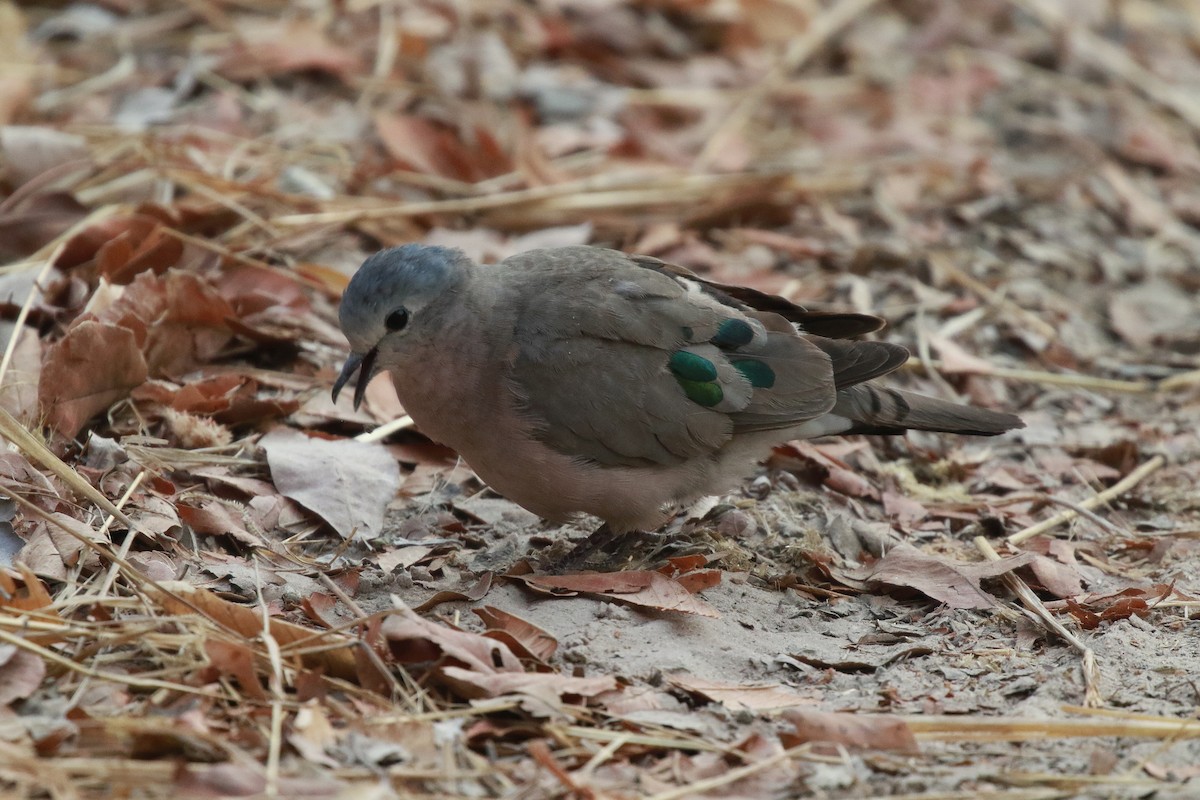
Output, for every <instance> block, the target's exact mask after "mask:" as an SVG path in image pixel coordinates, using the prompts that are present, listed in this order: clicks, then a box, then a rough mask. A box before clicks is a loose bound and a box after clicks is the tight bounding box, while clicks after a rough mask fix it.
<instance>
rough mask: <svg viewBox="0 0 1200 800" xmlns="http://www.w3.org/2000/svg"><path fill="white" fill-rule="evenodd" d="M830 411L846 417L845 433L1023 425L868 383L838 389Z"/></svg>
mask: <svg viewBox="0 0 1200 800" xmlns="http://www.w3.org/2000/svg"><path fill="white" fill-rule="evenodd" d="M830 414H834V415H836V416H838V417H841V418H843V419H845V420H848V421H849V424H850V427H849V429H848V430H846V431H844V432H845V433H869V434H896V433H904V431H906V430H917V431H937V432H941V433H961V434H968V435H973V436H995V435H997V434H1001V433H1004V432H1005V431H1009V430H1012V429H1013V428H1024V427H1025V423H1024V422H1022V421H1021V418H1020V417H1018V416H1016V415H1015V414H1006V413H1004V412H1001V411H991V410H989V409H986V408H975V407H973V406H964V405H960V404H958V403H951V402H948V401H946V400H938V399H936V398H933V397H925V396H923V395H919V394H910V393H909V392H902V391H899V390H898V389H883V388H879V387H877V386H871V385H869V384H859V385H857V386H851V387H848V388H846V389H841V390H839V391H838V393H837V403H836V404H835V405H834V407H833V409H832V411H830Z"/></svg>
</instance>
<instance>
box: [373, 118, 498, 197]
mask: <svg viewBox="0 0 1200 800" xmlns="http://www.w3.org/2000/svg"><path fill="white" fill-rule="evenodd" d="M375 131H376V133H377V134H378V135H379V138H380V140H381V141H382V142H383V146H384V147H385V148H386V149H387V151H388V153H389V154H390V155H391V156H392V158H394V159H396V161H398V162H400V164H401V165H402V166H403V167H405V168H406V169H410V170H413V171H414V172H421V173H424V174H426V175H441V176H442V177H446V178H454V179H455V180H462V181H479V180H483V179H484V178H490V177H494V176H496V175H501V174H503V173H505V172H508V171H509V170H510V169H512V165H511V161H510V160H509V159H508V158H507V157H506V156H505V155H504V153H503V152H502V151H501V150H500V149H499V147H498V146H497V145H496V143H495V140H494V139H492V137H491V136H490V135H489V134H487V132H486V131H484V130H483V129H478V128H477V129H476V130H475V132H474V136H475V142H473V143H472V144H473V146H470V147H469V146H468V145H467V144H465V143H464V142H463V141H462V140H460V139H459V138H458V136H456V135H455V133H454V131H453V130H451V129H450V128H447V127H445V126H443V125H439V124H438V123H436V122H433V121H431V120H428V119H424V118H422V117H415V116H410V115H403V114H380V115H377V116H376V117H375Z"/></svg>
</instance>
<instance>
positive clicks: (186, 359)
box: [96, 270, 233, 377]
mask: <svg viewBox="0 0 1200 800" xmlns="http://www.w3.org/2000/svg"><path fill="white" fill-rule="evenodd" d="M96 317H97V319H98V320H99V321H101V322H108V323H111V324H115V325H120V326H122V327H125V328H128V329H129V330H131V331H132V332H133V333H134V334H135V335H136V337H137V342H138V345H139V346H140V347H141V349H142V352H143V353H144V355H145V359H146V366H147V368H148V369H149V372H150V374H151V375H154V376H155V377H172V376H178V375H183V374H184V373H186V372H188V371H189V370H191V369H193V368H195V367H197V366H199V365H201V364H207V363H208V362H210V361H212V360H213V359H215V358H216V357H217V355H218V354H219V353H220V352H221V350H222V349H223V348H224V347H225V345H226V344H228V343H229V341H230V339H232V338H233V331H232V330H231V329H230V327H229V322H228V321H229V320H230V319H231V318H232V317H233V309H232V307H231V306H230V305H229V303H227V302H226V301H225V299H224V298H222V297H221V296H220V295H219V294H218V293H217V290H216V289H215V288H213V287H212V286H211V285H210V284H209V283H208V282H207V281H206V280H205V279H204V278H201V277H200V276H198V275H196V274H194V273H190V272H183V271H180V270H168V271H167V272H166V273H165V274H163V275H161V276H160V275H155V274H154V273H152V272H143V273H141V274H139V275H138V276H137V277H136V278H134V280H133V282H132V283H130V284H129V285H128V286H126V287H125V289H124V291H123V292H122V293H121V294H120V296H119V297H118V298H116V300H115V301H114V302H113V303H112V304H111V305H109V306H107V307H106V308H104V309H102V310H100V311H99V312H98V313H97V315H96Z"/></svg>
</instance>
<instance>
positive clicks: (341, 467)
mask: <svg viewBox="0 0 1200 800" xmlns="http://www.w3.org/2000/svg"><path fill="white" fill-rule="evenodd" d="M259 446H260V447H262V448H263V450H265V451H266V453H267V464H268V465H269V466H270V467H271V477H272V479H273V480H274V481H275V488H277V489H278V490H279V492H280V494H283V495H284V496H286V497H290V498H291V499H293V500H295V501H296V502H297V503H299V504H300V505H302V506H304V507H305V508H307V509H308V510H309V511H311V512H313V513H314V514H316V515H317V516H319V517H321V518H322V519H324V520H325V521H326V522H328V523H329V524H330V526H332V527H333V529H334V530H335V531H337V532H338V534H339V535H340V536H341V537H342V538H344V539H348V538H350V537H351V536H355V535H358V536H363V537H373V536H378V535H379V534H380V533H382V532H383V515H384V511H385V509H386V507H387V504H388V503H390V502H391V501H392V498H394V497H395V496H396V492H397V491H399V489H400V467H399V465H397V464H396V460H395V459H393V458H392V457H391V455H390V454H389V453H388V451H387V449H386V448H385V447H383V445H380V444H376V443H367V442H356V441H353V440H350V439H339V440H330V439H318V438H310V437H308V436H305V435H304V434H303V433H300V432H299V431H295V430H291V429H289V428H276V429H275V430H273V431H271V432H270V433H268V434H267V435H266V436H264V437H263V438H262V439H261V440H259Z"/></svg>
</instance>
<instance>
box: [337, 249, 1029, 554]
mask: <svg viewBox="0 0 1200 800" xmlns="http://www.w3.org/2000/svg"><path fill="white" fill-rule="evenodd" d="M338 318H339V322H340V324H341V328H342V331H343V333H344V334H345V336H346V338H347V340H348V341H349V344H350V350H351V352H350V355H349V357H348V358H347V359H346V362H345V365H344V367H343V368H342V370H341V373H340V374H339V376H338V377H337V380H336V381H335V383H334V385H333V399H334V401H335V402H336V401H337V397H338V393H339V392H340V391H341V390H342V388H343V387H344V386H345V385H346V384H347V383H348V382H350V381H351V379H352V378H353V377H354V375H355V373H357V374H358V380H357V384H356V386H355V390H354V407H355V408H356V409H357V408H358V406H359V404H360V403H361V402H362V399H363V393H364V391H365V389H366V387H367V384H368V383H369V382H370V380H371V379H372V378H373V377H374V376H375V375H377V374H378V373H380V372H388V373H390V374H391V378H392V381H393V383H394V384H395V387H396V393H397V395H398V396H399V399H400V402H401V404H402V406H403V407H404V410H405V412H406V413H408V414H409V415H410V416H411V417H412V419H413V420H414V421H415V423H416V426H417V427H418V429H419V430H420V431H421V432H422V433H423V434H425V435H426V436H428V437H429V438H431V439H433V440H434V441H437V442H440V443H442V444H445V445H447V446H449V447H451V448H453V449H454V450H456V451H457V452H458V453H459V455H461V456H462V457H463V458H464V459H465V460H466V462H467V464H468V465H469V466H470V467H471V468H472V469H473V470H474V472H475V473H476V474H477V475H478V476H479V477H480V479H482V480H483V481H484V482H485V483H486V484H488V485H489V486H490V487H491V488H492V489H493V490H494V491H496V492H498V493H499V494H501V495H502V496H504V497H507V498H508V499H509V500H512V501H513V502H515V503H517V504H519V505H521V506H523V507H524V508H526V509H528V510H529V511H531V512H533V513H534V514H537V515H539V516H541V517H543V518H545V519H546V520H548V521H550V522H552V523H562V522H566V521H569V520H571V519H573V518H576V517H577V516H578V515H579V514H581V513H583V514H590V515H592V516H595V517H599V518H600V519H601V520H602V521H603V522H604V523H605V526H606V527H608V528H609V529H610V531H611V532H612V533H614V534H628V533H630V532H633V531H652V530H656V529H658V528H659V527H661V526H662V525H663V523H664V522H665V521H666V520H667V519H668V518H669V509H671V508H672V507H673V506H678V505H679V504H683V503H688V502H692V501H694V500H696V499H698V498H700V497H704V496H710V495H717V494H722V493H724V492H726V491H729V490H731V489H733V488H735V487H736V486H738V485H739V484H740V482H741V481H743V480H744V479H746V478H747V477H749V476H751V475H752V474H753V472H754V470H755V468H756V465H757V464H758V463H759V462H760V461H762V460H763V459H764V458H765V457H766V456H768V455H769V454H770V452H771V450H772V449H773V448H774V447H775V446H777V445H779V444H781V443H783V442H787V441H791V440H795V439H808V438H813V437H819V436H828V435H834V434H900V433H903V432H904V431H906V430H921V431H939V432H947V433H954V434H971V435H979V436H993V435H997V434H1001V433H1004V432H1006V431H1009V430H1012V429H1014V428H1020V427H1023V426H1024V423H1023V422H1022V421H1021V419H1020V418H1019V417H1017V416H1015V415H1013V414H1010V413H1005V412H1001V411H993V410H990V409H985V408H978V407H971V406H966V405H961V404H958V403H953V402H949V401H946V400H940V399H936V398H931V397H925V396H921V395H917V394H912V393H909V392H907V391H903V390H899V389H894V388H887V387H882V386H879V385H877V384H876V383H875V380H876V379H877V378H880V377H881V376H884V375H886V374H888V373H890V372H892V371H893V370H895V369H897V368H898V367H900V365H902V364H903V363H904V362H905V361H906V360H907V359H908V357H909V352H908V350H907V349H905V348H904V347H902V346H900V345H897V344H893V343H889V342H883V341H875V340H864V339H858V338H855V337H859V336H862V335H863V334H868V333H871V332H874V331H877V330H879V329H880V328H881V327H883V325H884V320H883V319H881V318H880V317H877V316H873V315H869V314H860V313H842V312H836V311H819V310H808V309H805V308H803V307H801V306H799V305H796V304H795V303H792V302H791V301H789V300H787V299H785V298H783V297H779V296H775V295H770V294H766V293H763V292H760V291H757V290H754V289H750V288H747V287H743V286H735V285H728V284H723V283H718V282H715V281H712V280H708V279H706V278H704V277H701V276H699V275H697V274H695V273H693V272H692V271H689V270H687V269H685V268H683V267H679V266H674V265H672V264H669V263H666V262H664V261H661V260H659V259H656V258H652V257H649V256H643V255H630V254H626V253H624V252H621V251H618V250H610V249H605V248H601V247H593V246H586V245H577V246H569V247H557V248H549V249H541V250H530V251H526V252H523V253H519V254H517V255H513V256H511V257H509V258H507V259H505V260H503V261H501V262H499V263H497V264H494V265H478V264H476V263H474V262H473V261H472V260H471V259H470V258H469V257H468V256H467V255H466V254H464V253H463V252H461V251H459V250H456V249H452V248H445V247H438V246H430V245H422V244H405V245H401V246H398V247H392V248H389V249H385V250H382V251H380V252H378V253H375V254H374V255H371V256H370V257H369V258H367V259H366V261H364V262H363V264H362V266H361V267H360V268H359V269H358V271H357V272H356V273H355V274H354V275H353V277H352V278H351V280H350V282H349V284H348V285H347V287H346V289H345V291H344V293H343V297H342V301H341V305H340V308H339V311H338Z"/></svg>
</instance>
